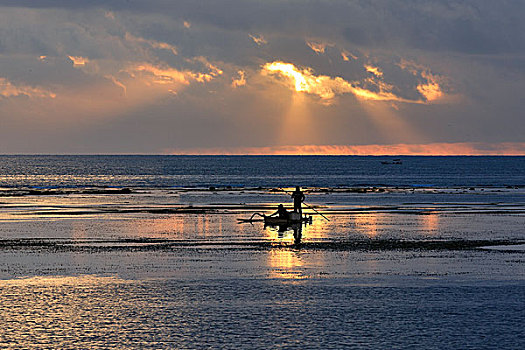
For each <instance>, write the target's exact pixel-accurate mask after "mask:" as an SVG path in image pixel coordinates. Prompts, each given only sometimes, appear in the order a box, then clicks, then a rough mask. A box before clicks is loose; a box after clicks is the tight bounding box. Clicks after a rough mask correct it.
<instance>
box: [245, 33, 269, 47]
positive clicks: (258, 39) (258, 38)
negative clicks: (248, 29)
mask: <svg viewBox="0 0 525 350" xmlns="http://www.w3.org/2000/svg"><path fill="white" fill-rule="evenodd" d="M248 35H249V36H250V38H252V40H253V42H254V43H256V44H257V45H259V46H261V45H264V44H268V41H266V39H265V38H264V37H263V36H262V35H251V34H248Z"/></svg>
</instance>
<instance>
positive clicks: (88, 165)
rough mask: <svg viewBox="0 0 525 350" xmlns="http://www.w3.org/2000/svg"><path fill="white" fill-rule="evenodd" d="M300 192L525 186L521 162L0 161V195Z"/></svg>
mask: <svg viewBox="0 0 525 350" xmlns="http://www.w3.org/2000/svg"><path fill="white" fill-rule="evenodd" d="M394 159H399V160H400V161H401V163H402V164H391V163H393V160H394ZM384 162H387V163H389V164H383V163H384ZM297 185H299V186H306V187H352V186H415V187H417V186H436V187H452V186H506V185H510V186H524V185H525V157H482V156H475V157H467V156H457V157H451V156H450V157H423V156H401V157H378V156H370V157H368V156H0V187H41V188H56V187H92V186H96V187H100V186H111V187H156V188H162V187H208V186H216V187H221V186H222V187H225V186H232V187H259V186H262V187H271V186H284V187H290V186H297Z"/></svg>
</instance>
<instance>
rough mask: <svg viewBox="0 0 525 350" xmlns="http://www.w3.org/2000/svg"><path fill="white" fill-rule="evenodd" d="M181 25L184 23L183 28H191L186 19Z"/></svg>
mask: <svg viewBox="0 0 525 350" xmlns="http://www.w3.org/2000/svg"><path fill="white" fill-rule="evenodd" d="M183 25H184V28H187V29H189V28H191V23H190V22H188V21H184V23H183Z"/></svg>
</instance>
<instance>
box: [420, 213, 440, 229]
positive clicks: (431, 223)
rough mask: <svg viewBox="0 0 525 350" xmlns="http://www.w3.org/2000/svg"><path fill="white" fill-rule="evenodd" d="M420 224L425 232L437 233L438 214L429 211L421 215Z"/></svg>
mask: <svg viewBox="0 0 525 350" xmlns="http://www.w3.org/2000/svg"><path fill="white" fill-rule="evenodd" d="M421 226H422V228H423V230H425V231H427V233H432V234H435V233H437V230H438V227H439V215H438V214H437V213H431V214H428V215H421Z"/></svg>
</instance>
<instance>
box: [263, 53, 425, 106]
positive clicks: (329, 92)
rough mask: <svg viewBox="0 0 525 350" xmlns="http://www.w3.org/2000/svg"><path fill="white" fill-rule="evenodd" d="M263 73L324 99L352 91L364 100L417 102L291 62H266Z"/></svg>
mask: <svg viewBox="0 0 525 350" xmlns="http://www.w3.org/2000/svg"><path fill="white" fill-rule="evenodd" d="M263 73H265V74H279V75H281V76H284V77H286V78H288V79H289V81H290V82H291V85H292V88H294V89H295V91H297V92H307V93H310V94H313V95H317V96H319V97H320V98H321V99H324V100H331V99H333V98H334V97H335V96H336V95H340V94H345V93H352V94H354V95H355V96H356V97H358V98H361V99H364V100H376V101H400V102H419V101H412V100H406V99H403V98H401V97H398V96H396V95H394V94H393V93H391V92H389V91H383V90H381V89H380V90H379V91H378V92H375V91H370V90H368V89H365V88H362V87H359V86H357V84H355V83H350V82H348V81H346V80H344V79H343V78H341V77H335V78H331V77H329V76H326V75H318V76H316V75H314V73H313V71H312V69H303V70H300V69H298V68H297V67H296V66H295V65H293V64H292V63H285V62H280V61H276V62H271V63H267V64H265V65H264V66H263ZM354 84H355V85H354ZM380 87H381V86H380Z"/></svg>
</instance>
